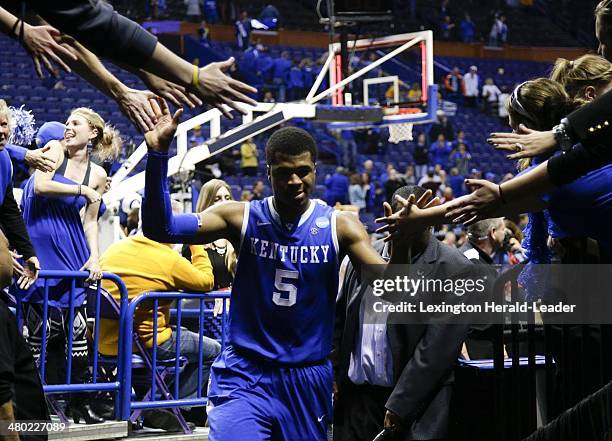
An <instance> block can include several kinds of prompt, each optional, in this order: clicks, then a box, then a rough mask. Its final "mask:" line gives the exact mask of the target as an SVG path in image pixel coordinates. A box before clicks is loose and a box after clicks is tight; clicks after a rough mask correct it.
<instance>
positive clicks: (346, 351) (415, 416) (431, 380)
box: [332, 237, 473, 440]
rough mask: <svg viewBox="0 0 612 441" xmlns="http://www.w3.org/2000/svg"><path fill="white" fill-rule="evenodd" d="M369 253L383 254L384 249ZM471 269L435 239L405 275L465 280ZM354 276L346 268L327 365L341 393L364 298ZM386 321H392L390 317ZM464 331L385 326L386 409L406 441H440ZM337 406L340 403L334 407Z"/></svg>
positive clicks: (456, 327) (464, 328)
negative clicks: (389, 363)
mask: <svg viewBox="0 0 612 441" xmlns="http://www.w3.org/2000/svg"><path fill="white" fill-rule="evenodd" d="M374 247H375V248H376V249H377V251H379V252H380V253H381V255H383V256H384V254H383V248H384V244H383V243H382V242H377V243H375V244H374ZM472 266H473V265H472V264H471V263H470V261H469V260H467V259H466V258H465V257H464V256H462V255H461V253H459V251H457V250H456V249H454V248H451V247H449V246H447V245H445V244H443V243H441V242H440V241H438V240H436V239H435V238H433V237H432V238H431V240H430V243H429V245H428V247H427V248H426V250H425V251H424V252H423V254H422V255H421V256H420V257H419V258H418V259H417V260H416V261H415V262H414V263H413V264H412V265H411V269H410V273H411V274H417V273H413V271H417V272H418V274H421V275H424V276H425V277H431V278H436V279H437V278H440V279H446V278H457V277H462V276H463V277H467V274H471V267H472ZM363 295H364V294H363V290H361V289H360V282H359V280H358V274H357V272H356V271H355V270H354V268H353V267H352V265H350V263H349V266H348V268H347V272H346V275H345V277H344V283H343V287H342V290H341V292H340V294H339V296H338V301H337V314H336V326H335V333H334V345H333V351H332V362H333V364H334V368H335V369H334V375H335V379H336V383H337V384H338V388H339V390H340V394H339V396H340V398H339V399H340V400H342V388H343V386H344V385H346V384H347V382H348V381H350V380H349V378H348V368H349V362H350V355H351V352H352V351H353V349H354V347H355V339H356V336H357V330H358V328H357V326H359V323H358V321H359V309H360V304H361V300H362V298H363ZM389 319H390V320H391V316H390V317H389ZM467 331H468V326H464V325H448V324H443V325H440V324H436V325H405V324H394V323H388V325H387V336H388V339H389V345H390V348H391V352H392V356H393V374H394V382H395V386H394V388H393V392H392V393H391V395H390V397H389V399H388V400H387V403H386V406H385V407H386V408H387V409H389V410H391V411H392V412H394V413H395V414H397V415H399V416H400V417H402V418H403V419H404V421H405V422H406V423H407V425H408V427H410V429H409V433H407V435H406V436H407V437H406V438H405V439H407V440H412V439H437V438H444V437H445V436H446V432H447V426H448V410H449V406H450V397H451V387H452V386H451V385H452V382H453V367H454V366H455V363H456V360H457V357H458V355H459V351H460V349H461V344H462V343H463V341H464V340H465V337H466V335H467ZM339 404H341V403H339Z"/></svg>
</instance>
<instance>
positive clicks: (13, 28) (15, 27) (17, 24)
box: [10, 18, 21, 38]
mask: <svg viewBox="0 0 612 441" xmlns="http://www.w3.org/2000/svg"><path fill="white" fill-rule="evenodd" d="M20 21H21V19H20V18H18V19H17V21H16V22H15V24H14V25H13V27H12V28H11V33H10V36H11V38H17V37H18V36H19V35H17V33H15V31H16V30H17V26H19V22H20Z"/></svg>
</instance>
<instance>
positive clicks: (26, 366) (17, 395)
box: [0, 300, 49, 441]
mask: <svg viewBox="0 0 612 441" xmlns="http://www.w3.org/2000/svg"><path fill="white" fill-rule="evenodd" d="M7 398H8V399H11V400H12V401H13V406H14V410H15V419H16V420H23V421H25V420H38V421H41V420H45V421H49V411H48V410H47V403H46V401H45V396H44V394H43V389H42V385H41V383H40V378H39V376H38V370H37V369H36V365H35V364H34V360H33V358H32V354H31V352H30V350H29V349H28V346H27V344H26V342H25V341H24V339H23V337H22V336H21V334H20V333H19V329H18V328H17V322H16V320H15V316H14V315H13V313H12V312H11V311H10V310H9V309H8V308H7V306H6V304H5V303H4V302H3V301H2V300H0V404H4V402H6V401H7ZM0 438H2V437H1V436H0ZM21 439H22V440H28V441H41V440H46V439H47V434H46V433H45V434H40V435H27V436H22V437H21Z"/></svg>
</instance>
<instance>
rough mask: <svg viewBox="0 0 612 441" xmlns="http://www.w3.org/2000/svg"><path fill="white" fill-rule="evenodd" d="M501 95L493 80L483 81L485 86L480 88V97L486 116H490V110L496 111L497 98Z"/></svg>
mask: <svg viewBox="0 0 612 441" xmlns="http://www.w3.org/2000/svg"><path fill="white" fill-rule="evenodd" d="M500 95H501V90H499V87H497V86H496V85H495V83H494V82H493V78H487V79H486V80H485V85H484V86H483V87H482V97H483V98H484V113H486V114H487V115H490V114H491V110H492V109H495V110H497V102H498V100H499V96H500Z"/></svg>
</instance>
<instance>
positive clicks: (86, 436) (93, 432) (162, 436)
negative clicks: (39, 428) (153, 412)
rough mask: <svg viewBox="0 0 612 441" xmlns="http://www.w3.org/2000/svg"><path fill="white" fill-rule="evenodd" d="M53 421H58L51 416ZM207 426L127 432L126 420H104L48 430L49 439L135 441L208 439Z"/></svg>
mask: <svg viewBox="0 0 612 441" xmlns="http://www.w3.org/2000/svg"><path fill="white" fill-rule="evenodd" d="M52 420H53V422H58V421H59V420H57V419H56V418H55V417H52ZM208 431H209V429H208V427H197V428H196V430H195V431H194V432H193V433H192V434H190V435H185V434H183V433H168V432H164V431H163V430H156V429H147V428H145V429H142V430H139V431H136V432H132V433H131V434H129V432H128V423H127V422H126V421H105V422H104V423H101V424H90V425H87V424H74V423H72V422H71V424H70V425H69V426H68V429H67V430H64V431H62V432H49V441H64V440H65V441H90V440H92V441H93V440H105V439H106V440H124V441H127V440H137V441H185V440H187V441H208Z"/></svg>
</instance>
